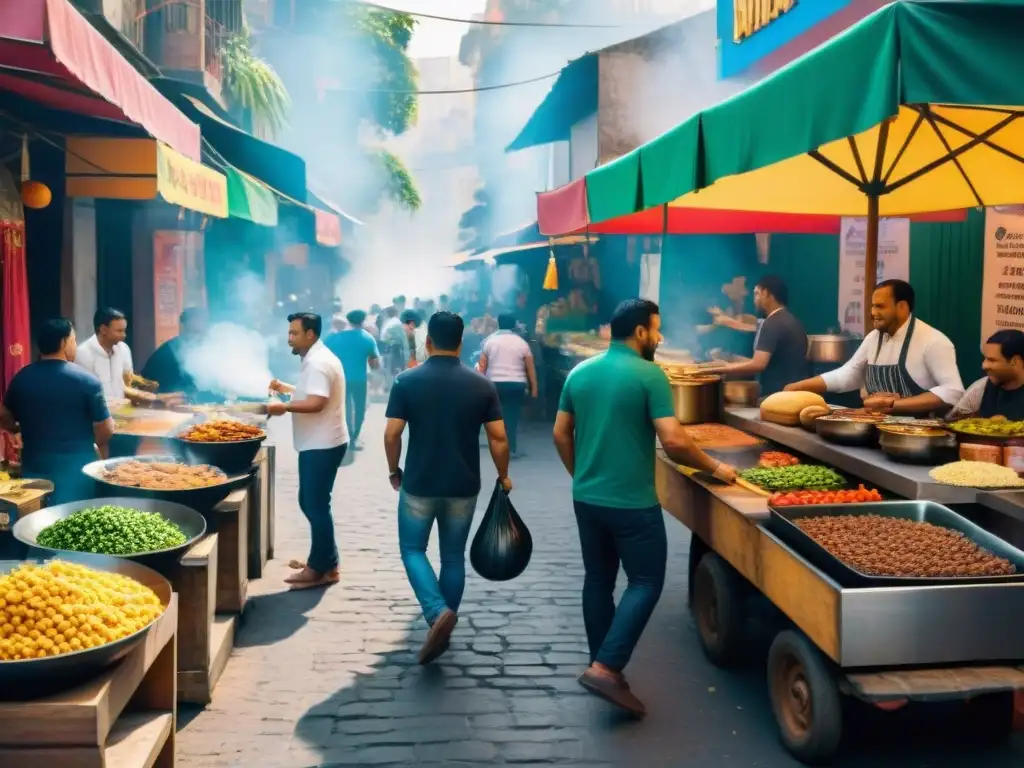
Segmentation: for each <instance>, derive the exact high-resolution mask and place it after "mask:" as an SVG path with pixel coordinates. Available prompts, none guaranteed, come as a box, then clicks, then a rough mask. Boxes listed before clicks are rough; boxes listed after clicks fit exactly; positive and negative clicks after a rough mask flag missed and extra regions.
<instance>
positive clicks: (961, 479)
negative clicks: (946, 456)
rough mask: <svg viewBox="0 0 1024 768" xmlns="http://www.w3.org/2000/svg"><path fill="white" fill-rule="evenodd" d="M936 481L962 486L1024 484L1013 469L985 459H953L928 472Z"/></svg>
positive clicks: (987, 486)
mask: <svg viewBox="0 0 1024 768" xmlns="http://www.w3.org/2000/svg"><path fill="white" fill-rule="evenodd" d="M928 476H929V477H931V479H932V480H934V481H935V482H937V483H942V484H943V485H959V486H962V487H964V488H1016V487H1019V486H1024V480H1021V479H1020V475H1018V474H1017V473H1016V472H1015V471H1014V470H1012V469H1010V468H1009V467H1003V466H1000V465H998V464H990V463H988V462H985V461H954V462H952V463H950V464H943V465H942V466H941V467H935V468H934V469H933V470H932V471H931V472H929V473H928Z"/></svg>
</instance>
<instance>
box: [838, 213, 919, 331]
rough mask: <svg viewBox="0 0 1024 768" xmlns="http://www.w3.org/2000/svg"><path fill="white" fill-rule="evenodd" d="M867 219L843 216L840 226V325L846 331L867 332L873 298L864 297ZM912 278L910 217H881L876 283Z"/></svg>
mask: <svg viewBox="0 0 1024 768" xmlns="http://www.w3.org/2000/svg"><path fill="white" fill-rule="evenodd" d="M866 252H867V220H866V219H862V218H844V219H843V221H842V224H841V225H840V228H839V325H840V327H841V328H842V329H843V330H844V331H845V332H847V333H851V334H854V335H856V336H860V335H862V334H863V333H864V313H865V311H870V303H871V297H865V296H864V262H865V258H866ZM894 279H895V280H909V279H910V220H909V219H882V220H881V221H880V222H879V223H878V273H877V277H876V281H877V282H881V281H883V280H894Z"/></svg>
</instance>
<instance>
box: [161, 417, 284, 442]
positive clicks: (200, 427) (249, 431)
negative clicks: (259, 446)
mask: <svg viewBox="0 0 1024 768" xmlns="http://www.w3.org/2000/svg"><path fill="white" fill-rule="evenodd" d="M266 436H267V433H266V432H264V431H263V430H262V429H260V428H259V427H255V426H252V425H251V424H243V423H242V422H240V421H229V420H227V419H214V420H212V421H207V422H204V423H203V424H196V425H195V426H193V427H190V428H189V429H188V430H186V431H185V432H183V433H182V434H181V439H182V440H190V441H192V442H194V443H237V442H239V441H241V440H255V439H258V438H262V437H266Z"/></svg>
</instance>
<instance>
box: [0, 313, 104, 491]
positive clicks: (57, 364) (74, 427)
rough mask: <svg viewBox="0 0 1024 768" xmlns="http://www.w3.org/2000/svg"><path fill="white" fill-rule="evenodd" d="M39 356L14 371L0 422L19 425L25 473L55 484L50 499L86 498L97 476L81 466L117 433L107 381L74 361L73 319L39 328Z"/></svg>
mask: <svg viewBox="0 0 1024 768" xmlns="http://www.w3.org/2000/svg"><path fill="white" fill-rule="evenodd" d="M36 346H37V347H38V348H39V360H38V361H37V362H34V363H31V364H29V365H27V366H25V367H24V368H22V369H21V370H20V371H18V373H17V374H15V376H14V378H13V379H12V380H11V384H10V386H9V387H8V388H7V394H6V395H5V396H4V402H3V404H2V405H0V427H3V428H4V429H8V430H11V429H14V426H15V424H17V425H18V426H19V427H20V428H21V437H22V443H23V446H24V447H23V448H22V455H21V469H22V474H24V476H25V477H31V478H39V479H43V480H49V481H50V482H52V483H53V484H54V489H55V490H54V492H53V495H52V496H51V501H52V502H53V503H54V504H62V503H64V502H67V501H77V500H79V499H87V498H89V497H91V496H92V492H93V482H92V480H90V479H89V478H88V477H86V476H85V475H83V474H82V467H83V466H85V465H86V464H88V463H89V462H90V461H94V460H95V459H96V458H97V455H96V451H97V448H98V449H99V451H100V453H101V454H102V455H105V452H106V447H107V443H109V442H110V438H111V437H112V436H113V434H114V420H113V419H112V418H111V417H110V412H109V411H108V410H107V404H106V400H105V398H104V397H103V386H102V384H100V380H99V379H98V378H96V377H95V376H94V375H93V374H91V373H89V372H88V371H86V370H85V369H84V368H80V367H78V366H77V365H72V363H73V361H74V359H75V352H76V350H77V348H78V345H77V343H76V341H75V329H74V327H73V326H72V324H71V321H70V320H65V319H64V318H58V319H55V320H47V321H46V322H45V323H43V325H42V326H41V327H40V328H39V329H38V331H37V332H36Z"/></svg>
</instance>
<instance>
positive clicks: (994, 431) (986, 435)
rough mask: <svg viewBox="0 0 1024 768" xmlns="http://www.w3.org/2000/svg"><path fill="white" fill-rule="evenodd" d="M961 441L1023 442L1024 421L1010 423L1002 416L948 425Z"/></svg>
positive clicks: (960, 421) (961, 420)
mask: <svg viewBox="0 0 1024 768" xmlns="http://www.w3.org/2000/svg"><path fill="white" fill-rule="evenodd" d="M949 429H951V430H953V431H954V432H956V433H957V436H958V437H959V438H960V439H961V440H967V441H976V440H979V439H980V440H998V441H1004V440H1024V421H1010V420H1009V419H1006V418H1004V417H1002V416H993V417H992V418H990V419H981V418H977V419H960V420H959V421H954V422H951V423H950V424H949Z"/></svg>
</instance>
